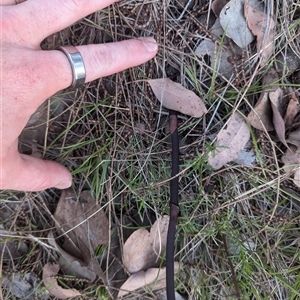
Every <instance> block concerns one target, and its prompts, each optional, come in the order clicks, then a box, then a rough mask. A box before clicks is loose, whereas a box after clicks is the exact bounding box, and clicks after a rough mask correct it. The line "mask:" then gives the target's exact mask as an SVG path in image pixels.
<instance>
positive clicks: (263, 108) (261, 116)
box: [247, 68, 278, 131]
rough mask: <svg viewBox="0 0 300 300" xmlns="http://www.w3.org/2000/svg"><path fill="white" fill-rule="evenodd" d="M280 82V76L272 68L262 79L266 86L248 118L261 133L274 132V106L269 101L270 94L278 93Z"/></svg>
mask: <svg viewBox="0 0 300 300" xmlns="http://www.w3.org/2000/svg"><path fill="white" fill-rule="evenodd" d="M277 80H278V74H277V72H276V71H275V69H273V68H270V69H269V70H268V71H267V72H266V74H265V75H264V77H263V79H262V84H263V86H264V90H263V92H262V93H261V94H260V97H259V99H258V101H257V103H256V105H255V107H254V109H252V110H251V112H250V113H249V115H248V116H247V120H248V122H249V123H250V124H251V126H253V127H254V128H256V129H258V130H261V131H265V130H267V131H273V130H274V124H273V113H272V105H271V102H270V99H269V92H272V91H276V89H277V87H278V86H277V84H276V81H277Z"/></svg>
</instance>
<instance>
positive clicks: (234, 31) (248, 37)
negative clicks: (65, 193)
mask: <svg viewBox="0 0 300 300" xmlns="http://www.w3.org/2000/svg"><path fill="white" fill-rule="evenodd" d="M243 5H244V1H243V0H231V1H229V2H228V3H227V4H226V5H225V6H224V7H223V9H222V10H221V13H220V23H221V25H222V27H223V29H224V31H225V33H226V35H227V36H228V37H230V38H231V39H232V40H233V41H234V42H235V43H236V44H237V45H238V46H239V47H240V48H242V49H246V48H247V46H248V45H249V44H250V43H251V42H252V41H253V40H254V35H253V34H252V32H251V31H250V29H249V28H248V26H247V22H246V19H245V17H244V7H243Z"/></svg>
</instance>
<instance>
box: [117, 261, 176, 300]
mask: <svg viewBox="0 0 300 300" xmlns="http://www.w3.org/2000/svg"><path fill="white" fill-rule="evenodd" d="M178 271H179V264H178V262H175V263H174V274H175V275H176V274H177V273H178ZM165 281H166V267H164V268H149V269H148V270H147V271H139V272H137V273H134V274H132V275H131V276H130V277H129V278H128V280H127V281H126V282H125V283H124V284H123V285H122V286H121V288H120V291H119V293H118V298H122V297H124V296H125V295H127V294H128V293H130V292H133V291H136V290H138V289H139V288H145V289H147V290H152V291H154V290H159V289H162V288H164V287H165V286H166V282H165Z"/></svg>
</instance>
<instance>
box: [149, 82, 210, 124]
mask: <svg viewBox="0 0 300 300" xmlns="http://www.w3.org/2000/svg"><path fill="white" fill-rule="evenodd" d="M148 83H149V84H150V86H151V88H152V91H153V93H154V94H155V96H156V97H157V99H158V100H159V101H160V102H161V104H162V105H163V106H164V107H165V108H168V109H172V110H175V111H178V112H181V113H183V114H186V115H189V116H191V117H195V118H200V117H201V116H202V115H203V114H205V113H207V109H206V108H205V105H204V103H203V101H202V100H201V98H200V97H198V96H197V95H196V94H195V93H194V92H192V91H190V90H188V89H186V88H184V87H183V86H182V85H181V84H179V83H177V82H174V81H172V80H171V79H169V78H160V79H151V80H148Z"/></svg>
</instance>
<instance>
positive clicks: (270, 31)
mask: <svg viewBox="0 0 300 300" xmlns="http://www.w3.org/2000/svg"><path fill="white" fill-rule="evenodd" d="M244 11H245V17H246V20H247V24H248V26H249V28H250V30H251V32H252V33H253V34H254V35H255V36H256V48H257V52H259V53H260V57H261V60H260V62H261V63H260V65H261V66H265V64H266V63H267V62H268V59H269V57H270V56H271V54H272V53H273V51H274V47H275V43H274V42H275V21H274V19H273V18H272V17H271V16H270V15H267V14H265V13H264V12H263V11H259V10H257V9H255V8H254V7H252V6H251V3H247V1H245V4H244Z"/></svg>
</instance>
